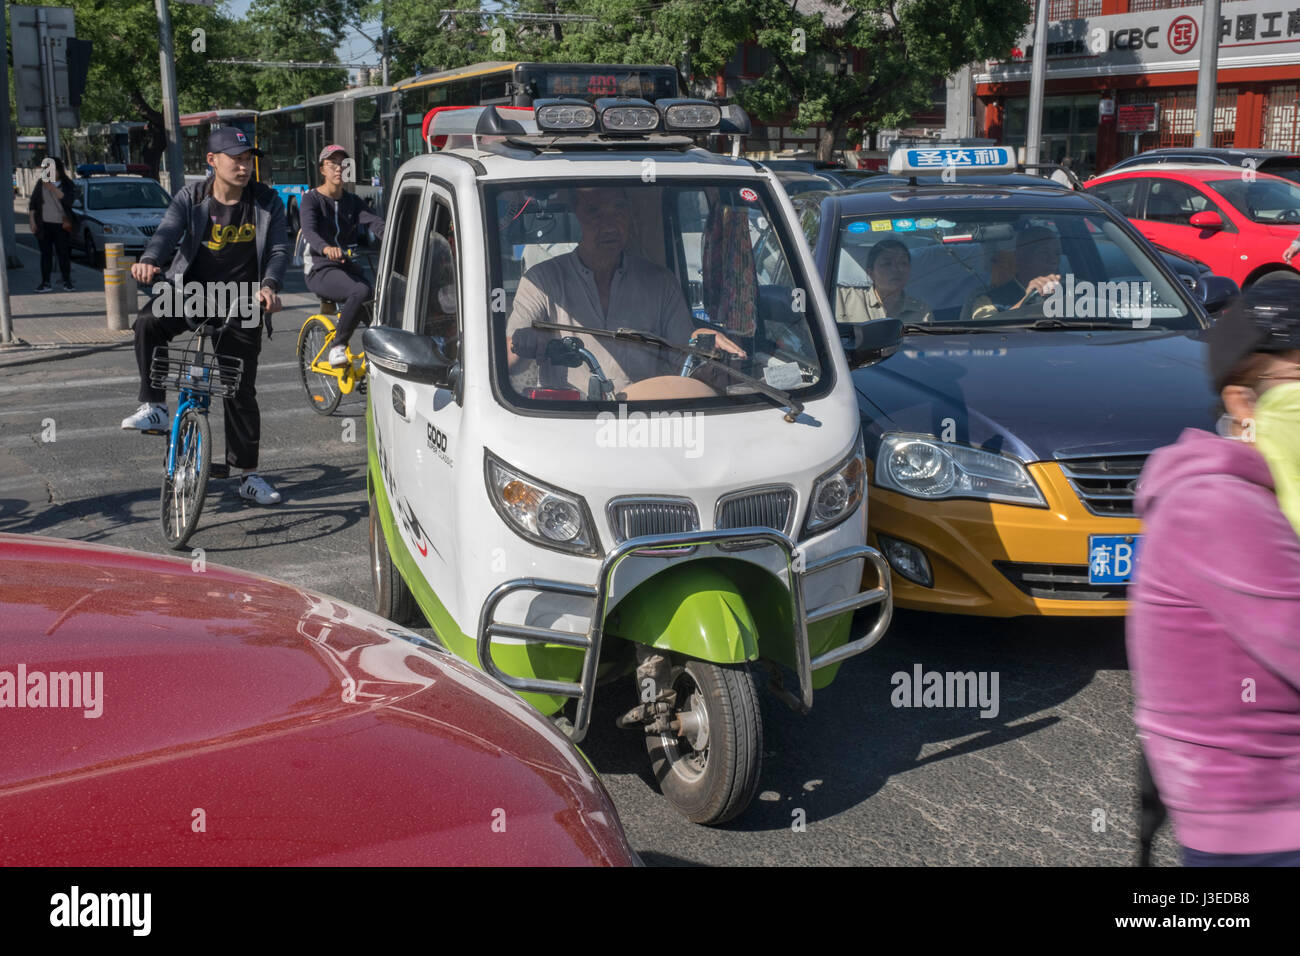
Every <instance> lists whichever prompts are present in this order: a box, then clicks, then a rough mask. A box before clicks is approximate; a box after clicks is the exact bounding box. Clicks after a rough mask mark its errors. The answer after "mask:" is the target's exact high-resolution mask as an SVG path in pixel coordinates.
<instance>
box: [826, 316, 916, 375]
mask: <svg viewBox="0 0 1300 956" xmlns="http://www.w3.org/2000/svg"><path fill="white" fill-rule="evenodd" d="M835 328H836V329H837V330H838V331H839V333H840V344H841V345H843V346H844V354H845V355H846V356H848V360H849V368H851V369H857V368H866V367H867V366H868V365H875V364H876V363H877V362H881V361H884V360H885V359H887V358H889V356H891V355H893V354H894V353H895V352H897V351H898V350H899V348H900V347H902V344H903V323H902V320H901V319H874V320H872V321H870V322H837V323H835Z"/></svg>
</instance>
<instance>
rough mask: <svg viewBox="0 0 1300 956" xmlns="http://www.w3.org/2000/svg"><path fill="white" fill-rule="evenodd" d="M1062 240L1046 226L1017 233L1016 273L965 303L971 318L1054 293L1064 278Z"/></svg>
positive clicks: (986, 317) (1014, 307) (1009, 308)
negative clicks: (1061, 269)
mask: <svg viewBox="0 0 1300 956" xmlns="http://www.w3.org/2000/svg"><path fill="white" fill-rule="evenodd" d="M1060 268H1061V240H1060V238H1059V237H1058V236H1057V235H1056V233H1055V232H1053V231H1052V230H1051V229H1048V228H1047V227H1046V226H1030V227H1029V228H1028V229H1026V230H1024V231H1023V232H1021V233H1020V235H1018V236H1017V237H1016V273H1015V275H1014V276H1012V277H1011V278H1009V279H1007V281H1006V282H1002V283H999V284H998V285H995V286H994V287H993V288H991V289H986V290H985V291H984V292H978V293H976V294H975V295H973V296H972V297H971V299H970V301H969V302H967V303H966V310H965V311H966V315H967V317H968V318H972V319H991V318H995V317H996V316H997V314H998V313H999V312H1003V311H1014V310H1015V309H1019V308H1021V307H1022V306H1023V305H1025V304H1026V303H1028V302H1030V301H1031V300H1033V299H1034V297H1035V295H1037V296H1046V295H1051V293H1052V290H1053V289H1055V288H1056V286H1057V285H1059V284H1060V282H1061V275H1060V272H1059V271H1058V270H1059V269H1060Z"/></svg>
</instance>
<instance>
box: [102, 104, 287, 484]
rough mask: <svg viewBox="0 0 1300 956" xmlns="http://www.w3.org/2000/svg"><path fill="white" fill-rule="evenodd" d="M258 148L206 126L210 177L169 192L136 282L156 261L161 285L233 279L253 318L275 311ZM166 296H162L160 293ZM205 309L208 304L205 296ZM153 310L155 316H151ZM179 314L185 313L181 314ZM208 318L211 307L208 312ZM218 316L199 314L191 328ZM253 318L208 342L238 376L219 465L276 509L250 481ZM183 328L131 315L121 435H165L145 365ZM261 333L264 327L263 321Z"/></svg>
mask: <svg viewBox="0 0 1300 956" xmlns="http://www.w3.org/2000/svg"><path fill="white" fill-rule="evenodd" d="M261 155H262V151H261V150H255V149H253V148H252V144H251V143H250V142H249V141H248V136H247V135H246V134H245V133H244V132H243V131H242V130H240V129H237V128H235V127H233V126H222V127H218V128H217V129H214V130H213V131H212V133H211V135H210V136H209V137H208V157H207V158H208V165H209V166H211V167H212V170H213V174H212V175H211V176H210V177H209V178H208V179H207V180H206V181H204V182H201V183H194V184H192V185H189V186H186V187H185V188H184V189H182V190H181V191H180V192H178V193H177V194H176V196H175V198H174V199H172V202H171V205H170V206H168V207H167V212H166V213H165V214H164V216H163V221H162V224H161V225H159V226H158V230H157V232H155V233H154V235H153V238H152V239H151V240H150V242H149V245H148V246H147V247H146V248H145V250H144V253H143V255H141V256H140V261H139V262H137V263H136V264H135V265H133V266H132V267H131V274H132V275H133V276H135V278H136V281H138V282H140V283H143V284H145V285H149V284H151V283H152V282H153V281H154V279H155V277H157V275H158V274H159V272H161V271H162V270H161V269H160V267H159V263H160V262H165V261H166V260H168V259H170V260H171V264H170V265H169V266H168V267H167V273H166V278H167V280H168V281H171V282H178V283H182V284H183V283H193V282H198V283H201V284H202V287H203V288H204V289H205V290H212V289H213V288H214V287H215V286H216V285H218V284H220V285H222V286H223V287H224V288H229V287H230V286H229V283H231V282H235V283H237V286H235V288H238V289H240V290H241V294H242V290H245V289H248V290H250V291H249V298H250V299H251V298H253V297H254V293H252V291H251V290H252V289H254V288H256V293H255V297H256V299H257V301H258V303H259V304H260V306H261V309H260V311H262V312H267V313H271V312H278V311H279V310H280V297H279V295H278V294H277V293H278V292H279V290H280V288H281V285H282V284H283V281H284V270H285V267H286V266H287V265H288V262H289V241H288V236H287V234H286V227H285V218H284V203H283V202H281V201H280V197H279V196H278V195H276V192H275V190H273V189H271V188H270V187H269V186H267V185H265V184H263V183H259V182H256V181H251V182H250V179H251V177H252V173H253V157H254V156H261ZM164 294H166V293H164ZM204 298H205V300H206V301H207V302H209V303H210V302H211V301H212V299H213V297H212V296H211V295H205V297H204ZM154 311H155V312H156V311H158V310H156V309H155V310H154ZM181 311H187V310H181ZM208 311H209V313H211V312H212V310H211V309H209V310H208ZM224 319H225V316H224V315H214V314H208V315H207V316H205V317H199V318H198V319H197V324H202V323H203V322H204V321H205V320H207V321H213V320H215V321H216V322H217V323H218V324H219V323H220V322H222V321H223V320H224ZM262 325H263V322H262V319H261V316H260V314H259V316H258V318H257V321H256V324H252V323H251V321H250V320H241V321H237V322H235V323H234V324H233V325H231V326H230V327H228V328H226V329H225V330H224V331H222V332H221V333H220V334H219V335H217V336H215V339H216V341H215V351H216V353H217V354H218V355H222V356H230V357H233V358H239V359H242V360H243V363H244V372H243V376H242V378H241V379H240V383H239V390H238V391H237V392H236V393H235V394H234V395H233V396H231V397H229V398H227V399H225V400H224V403H225V419H226V462H227V464H229V465H230V467H231V468H232V469H235V468H238V469H239V470H240V471H241V472H242V473H243V474H242V475H241V478H240V483H239V495H240V497H241V498H244V499H246V500H248V501H254V502H257V503H258V504H264V505H269V504H276V503H277V502H279V500H280V493H279V492H277V491H275V490H274V489H273V488H272V487H271V486H270V485H269V484H267V483H266V481H264V480H263V479H262V478H261V476H259V475H258V474H257V461H258V445H259V442H260V440H261V432H262V417H261V413H260V412H259V410H258V407H257V388H256V385H257V358H258V355H259V353H260V352H261V350H262ZM191 327H192V323H191V320H189V319H187V317H186V316H185V315H175V314H171V315H165V316H164V315H157V314H153V312H151V313H149V314H146V313H141V315H140V317H139V318H138V319H137V320H136V323H135V358H136V365H137V367H138V368H139V371H140V401H141V402H142V404H141V405H140V407H139V408H138V409H136V412H135V414H133V415H131V416H130V417H128V418H125V419H123V421H122V427H123V428H127V429H129V428H138V429H148V430H153V429H159V430H165V429H167V428H169V427H170V426H171V415H170V414H169V413H168V411H167V406H166V401H167V393H166V392H165V391H164V390H163V389H160V388H154V387H153V386H152V385H151V384H150V382H149V366H150V363H151V362H152V359H153V351H154V348H155V347H157V346H159V345H165V344H166V343H168V342H170V341H171V340H172V339H173V338H174V337H176V336H177V335H179V334H181V333H182V332H184V331H186V330H187V329H189V328H191ZM266 329H267V334H268V335H270V331H271V328H270V324H269V320H268V322H267V324H266Z"/></svg>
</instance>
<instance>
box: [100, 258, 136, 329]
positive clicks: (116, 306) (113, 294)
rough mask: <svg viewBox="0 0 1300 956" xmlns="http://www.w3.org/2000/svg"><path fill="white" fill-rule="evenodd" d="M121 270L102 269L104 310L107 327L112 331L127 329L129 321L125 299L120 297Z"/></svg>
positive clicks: (121, 291) (129, 324)
mask: <svg viewBox="0 0 1300 956" xmlns="http://www.w3.org/2000/svg"><path fill="white" fill-rule="evenodd" d="M123 291H124V290H123V288H122V270H121V269H105V270H104V312H105V315H107V317H108V328H109V329H111V330H113V331H115V332H116V331H120V330H122V329H129V328H130V327H131V323H130V321H129V319H128V318H127V314H126V300H125V299H124V298H123V297H122V294H123Z"/></svg>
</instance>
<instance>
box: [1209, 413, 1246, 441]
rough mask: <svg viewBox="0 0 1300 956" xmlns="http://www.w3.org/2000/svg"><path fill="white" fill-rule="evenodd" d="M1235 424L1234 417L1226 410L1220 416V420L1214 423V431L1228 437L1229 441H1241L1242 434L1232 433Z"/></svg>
mask: <svg viewBox="0 0 1300 956" xmlns="http://www.w3.org/2000/svg"><path fill="white" fill-rule="evenodd" d="M1235 424H1236V422H1235V421H1234V420H1233V417H1232V416H1231V415H1229V414H1228V413H1227V412H1224V413H1223V414H1222V415H1220V416H1219V420H1218V421H1217V422H1215V423H1214V431H1215V433H1216V434H1217V435H1218V436H1219V437H1220V438H1226V439H1228V441H1241V436H1240V435H1234V434H1233V433H1232V426H1233V425H1235Z"/></svg>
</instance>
